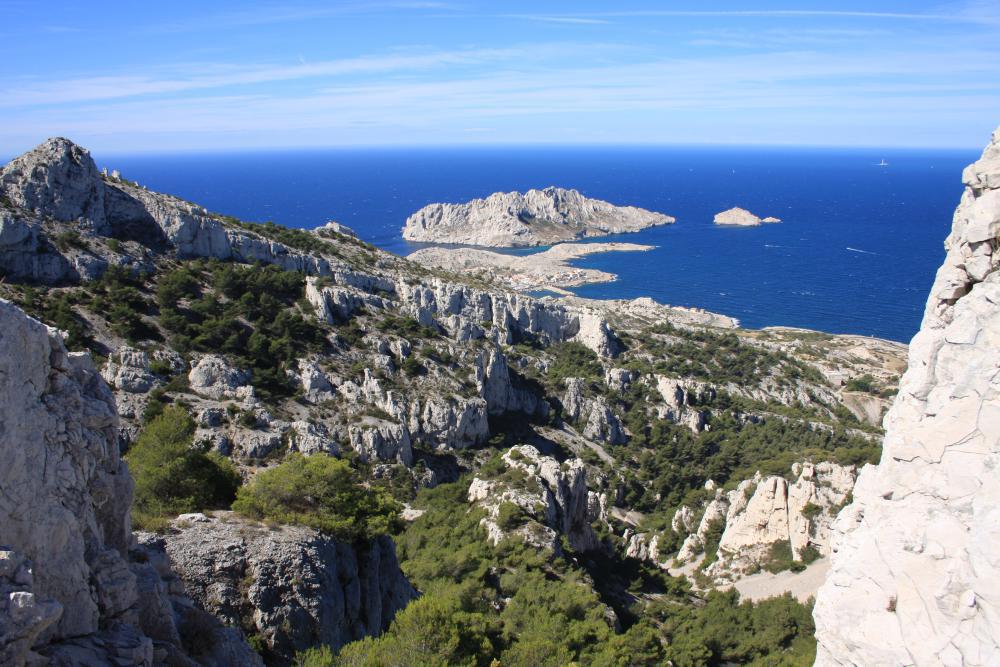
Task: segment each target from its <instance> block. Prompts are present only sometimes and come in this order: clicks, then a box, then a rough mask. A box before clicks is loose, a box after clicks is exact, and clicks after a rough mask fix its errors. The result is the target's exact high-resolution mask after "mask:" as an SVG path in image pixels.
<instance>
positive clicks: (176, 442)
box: [125, 406, 240, 530]
mask: <svg viewBox="0 0 1000 667" xmlns="http://www.w3.org/2000/svg"><path fill="white" fill-rule="evenodd" d="M194 429H195V425H194V420H193V419H191V416H190V415H189V414H188V413H187V411H186V410H185V409H184V408H182V407H179V406H168V407H166V408H164V410H163V412H162V414H160V415H159V416H158V417H156V418H154V419H153V420H151V421H150V422H149V424H147V425H146V428H144V429H143V431H142V433H141V434H140V435H139V438H138V439H137V440H136V442H135V443H134V444H133V445H132V447H131V448H130V449H129V451H128V454H127V455H126V457H125V458H126V460H127V461H128V464H129V469H130V471H131V473H132V477H133V478H134V479H135V493H134V496H133V504H132V521H133V524H134V526H135V527H136V528H139V529H144V530H158V529H161V528H162V527H164V526H165V524H166V521H167V520H168V519H170V518H172V517H175V516H177V515H178V514H182V513H185V512H194V511H200V510H207V509H222V508H228V507H229V504H230V503H231V502H232V501H233V499H234V498H235V496H236V489H237V488H238V487H239V484H240V477H239V474H238V473H237V472H236V469H235V468H234V467H233V464H232V463H231V462H230V461H229V459H226V458H224V457H222V456H219V455H218V454H215V453H212V452H205V451H204V450H203V449H201V448H199V447H195V446H193V444H192V437H193V435H194Z"/></svg>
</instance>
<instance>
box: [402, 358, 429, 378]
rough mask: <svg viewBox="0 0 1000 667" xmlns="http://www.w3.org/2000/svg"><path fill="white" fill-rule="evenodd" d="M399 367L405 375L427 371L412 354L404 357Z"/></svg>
mask: <svg viewBox="0 0 1000 667" xmlns="http://www.w3.org/2000/svg"><path fill="white" fill-rule="evenodd" d="M399 367H400V368H401V369H402V371H403V372H404V373H406V376H407V377H416V376H418V375H423V374H424V373H425V372H427V369H426V368H424V367H423V365H422V364H421V363H420V362H419V361H417V358H416V357H414V356H409V357H407V358H406V359H403V363H401V364H400V365H399Z"/></svg>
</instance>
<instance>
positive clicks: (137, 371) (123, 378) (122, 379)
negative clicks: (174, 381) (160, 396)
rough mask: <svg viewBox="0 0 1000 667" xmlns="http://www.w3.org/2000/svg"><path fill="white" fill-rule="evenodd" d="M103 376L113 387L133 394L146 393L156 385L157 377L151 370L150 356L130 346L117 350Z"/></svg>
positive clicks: (109, 360)
mask: <svg viewBox="0 0 1000 667" xmlns="http://www.w3.org/2000/svg"><path fill="white" fill-rule="evenodd" d="M101 375H102V376H103V377H104V379H105V381H106V382H107V383H108V384H109V385H111V386H112V387H114V388H116V389H118V390H120V391H126V392H129V393H131V394H140V393H145V392H147V391H149V390H150V389H152V388H153V385H154V384H155V383H156V376H155V375H153V373H152V371H150V370H149V355H148V354H147V353H146V352H145V351H143V350H138V349H136V348H134V347H128V346H123V347H120V348H118V349H117V350H115V352H114V353H113V354H112V355H111V357H110V358H109V359H108V364H107V366H105V367H104V370H103V371H101Z"/></svg>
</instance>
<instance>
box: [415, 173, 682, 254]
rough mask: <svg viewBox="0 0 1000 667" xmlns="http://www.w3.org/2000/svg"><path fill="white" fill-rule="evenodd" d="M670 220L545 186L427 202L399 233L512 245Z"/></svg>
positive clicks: (618, 230) (442, 240)
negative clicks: (457, 200)
mask: <svg viewBox="0 0 1000 667" xmlns="http://www.w3.org/2000/svg"><path fill="white" fill-rule="evenodd" d="M673 222H674V218H672V217H670V216H669V215H664V214H662V213H655V212H653V211H647V210H645V209H641V208H636V207H634V206H615V205H614V204H609V203H608V202H606V201H601V200H599V199H590V198H588V197H584V196H583V195H582V194H580V193H579V192H577V191H576V190H566V189H563V188H555V187H548V188H545V189H544V190H528V191H527V192H525V193H521V192H495V193H493V194H492V195H490V196H489V197H486V198H485V199H473V200H472V201H470V202H467V203H465V204H430V205H428V206H425V207H424V208H422V209H420V210H419V211H417V212H416V213H414V214H413V215H411V216H410V217H409V218H407V219H406V224H405V226H404V227H403V238H404V239H406V240H408V241H420V242H423V243H455V244H459V245H475V246H490V247H507V248H513V247H524V246H539V245H551V244H553V243H559V242H560V241H572V240H576V239H582V238H589V237H594V236H606V235H608V234H623V233H626V232H637V231H639V230H641V229H646V228H647V227H655V226H657V225H669V224H671V223H673Z"/></svg>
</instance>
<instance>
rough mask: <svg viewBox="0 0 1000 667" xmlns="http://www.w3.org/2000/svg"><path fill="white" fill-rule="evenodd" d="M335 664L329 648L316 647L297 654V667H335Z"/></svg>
mask: <svg viewBox="0 0 1000 667" xmlns="http://www.w3.org/2000/svg"><path fill="white" fill-rule="evenodd" d="M333 664H334V662H333V651H332V650H330V647H329V646H325V645H324V646H316V647H313V648H310V649H306V650H305V651H303V652H301V653H296V654H295V667H333Z"/></svg>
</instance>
